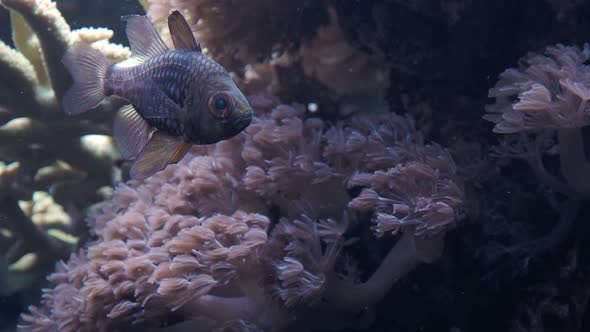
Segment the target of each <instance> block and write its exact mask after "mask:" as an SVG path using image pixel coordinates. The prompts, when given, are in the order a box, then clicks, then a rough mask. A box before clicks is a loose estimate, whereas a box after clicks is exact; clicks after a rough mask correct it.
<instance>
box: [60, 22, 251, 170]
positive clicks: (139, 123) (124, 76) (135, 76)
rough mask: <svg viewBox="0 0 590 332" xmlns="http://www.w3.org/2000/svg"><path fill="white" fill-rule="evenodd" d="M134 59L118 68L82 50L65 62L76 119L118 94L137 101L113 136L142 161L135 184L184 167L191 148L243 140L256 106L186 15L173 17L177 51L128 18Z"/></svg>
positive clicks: (69, 105)
mask: <svg viewBox="0 0 590 332" xmlns="http://www.w3.org/2000/svg"><path fill="white" fill-rule="evenodd" d="M123 21H125V23H126V33H127V38H128V39H129V44H130V48H131V51H132V53H133V56H132V58H131V59H129V60H127V61H126V63H122V64H116V65H113V64H112V62H111V61H110V60H109V59H108V58H107V57H105V56H104V55H103V54H102V53H101V52H100V51H98V50H95V49H94V48H92V47H90V46H89V45H87V44H84V43H76V44H74V45H73V46H72V47H71V48H70V49H69V50H68V51H67V52H66V54H65V55H64V58H63V60H62V62H63V63H64V65H65V67H66V68H67V69H68V71H69V72H70V74H71V75H72V77H73V79H74V84H73V86H72V87H71V88H70V89H69V90H68V91H67V92H66V94H65V95H64V100H63V107H64V111H65V112H66V113H67V114H70V115H74V114H80V113H83V112H86V111H88V110H90V109H92V108H95V107H96V106H98V105H99V104H100V103H101V102H102V101H103V100H104V99H105V98H108V97H112V96H116V97H119V98H123V99H124V100H125V101H127V102H129V104H128V105H126V106H123V107H122V108H121V109H120V110H119V111H118V112H117V114H116V117H115V122H114V126H113V132H114V136H115V140H116V142H117V146H118V148H119V150H120V152H121V155H122V156H123V158H125V159H128V160H134V161H133V165H132V166H131V170H130V176H131V178H132V179H145V178H147V177H150V176H151V175H153V174H155V173H156V172H158V171H160V170H162V169H164V168H165V167H166V165H168V164H171V163H177V162H178V161H180V160H181V159H182V158H183V157H184V155H185V154H186V153H187V152H188V150H189V149H190V147H191V144H212V143H216V142H219V141H221V140H226V139H229V138H231V137H233V136H235V135H237V134H239V133H240V132H241V131H242V130H244V128H246V127H247V126H248V125H249V124H250V122H251V121H252V113H253V111H252V107H251V106H250V104H249V103H248V101H247V99H246V97H245V96H244V95H243V94H242V92H241V91H240V90H239V89H238V87H237V86H236V85H235V83H234V82H233V80H232V79H231V77H230V75H229V73H228V72H227V71H226V70H225V69H224V68H223V67H222V66H221V65H220V64H218V63H217V62H215V61H214V60H213V59H211V58H209V57H208V56H206V55H204V54H203V53H202V52H201V48H200V46H199V44H197V42H196V41H195V39H194V36H193V34H192V32H191V29H190V27H189V25H188V24H187V22H186V21H185V19H184V17H183V16H182V15H181V14H180V13H179V12H177V11H174V12H172V13H171V14H170V16H168V27H169V29H170V35H171V37H172V42H173V43H174V47H175V49H174V50H171V49H168V47H167V46H166V44H165V43H164V42H163V41H162V39H161V38H160V36H159V34H158V32H157V31H156V29H155V28H154V26H153V24H152V23H151V22H150V20H149V19H148V18H147V17H146V16H138V15H130V16H124V17H123Z"/></svg>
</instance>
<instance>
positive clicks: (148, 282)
mask: <svg viewBox="0 0 590 332" xmlns="http://www.w3.org/2000/svg"><path fill="white" fill-rule="evenodd" d="M251 103H252V106H253V107H254V108H255V110H256V112H257V115H256V117H255V120H254V122H253V123H252V124H251V125H250V127H248V128H247V129H246V130H245V132H244V133H242V134H240V135H239V136H236V137H235V138H233V139H231V140H228V141H224V142H221V143H219V144H217V145H215V146H208V147H195V148H193V150H192V153H191V154H190V155H189V156H188V157H187V158H185V159H184V160H183V161H182V162H180V163H179V164H177V165H172V166H168V167H167V168H166V169H165V170H163V171H161V172H159V173H157V174H156V175H155V176H153V177H151V178H149V179H147V180H145V181H143V182H139V181H132V182H130V183H129V184H121V185H119V187H118V188H117V189H116V190H115V193H114V195H113V197H112V199H111V201H109V202H108V203H106V204H105V206H104V207H103V208H102V210H101V211H100V212H98V213H97V214H96V215H94V216H93V217H92V218H91V220H92V221H93V226H94V227H93V229H94V231H95V232H96V235H97V236H98V241H96V242H94V243H92V244H90V245H89V247H88V248H87V249H86V250H83V251H81V252H80V253H78V254H76V255H73V256H72V257H71V258H70V260H69V261H68V262H67V263H63V264H60V266H59V267H58V271H57V272H56V273H54V274H53V275H52V276H51V277H50V280H52V281H53V282H54V283H55V284H56V286H55V287H54V288H53V289H48V290H46V291H45V294H44V297H43V298H44V300H43V304H42V306H41V307H39V308H36V307H32V308H31V311H30V313H28V314H24V315H23V320H24V322H23V325H22V329H23V330H29V329H31V330H36V331H48V330H55V329H57V330H60V331H90V330H93V331H94V330H112V329H117V328H124V327H130V326H133V327H136V328H142V327H143V326H152V327H153V326H161V329H162V330H165V329H167V327H166V326H163V325H164V324H167V323H162V322H166V319H167V317H170V316H171V315H172V314H174V317H176V319H179V320H180V321H181V323H180V324H184V328H186V329H189V328H191V329H193V330H195V331H214V330H217V329H219V330H223V329H224V328H234V329H238V330H248V331H253V330H268V331H280V330H283V329H285V328H288V327H292V328H298V329H299V330H306V329H307V328H322V327H325V326H330V327H331V328H339V327H342V328H345V327H355V326H358V325H356V324H358V323H359V322H356V321H354V319H352V318H350V317H354V315H353V314H354V313H358V312H361V311H363V310H365V309H366V308H367V307H370V306H371V305H374V304H377V303H378V302H379V301H380V300H381V298H382V297H383V296H384V295H385V294H386V293H387V291H388V290H389V289H390V287H391V286H392V285H393V284H394V283H395V282H396V281H397V280H399V278H401V277H402V276H404V275H405V274H406V273H408V272H409V271H411V270H412V269H413V267H414V266H415V265H416V264H418V263H419V262H421V261H430V260H432V259H434V258H436V255H437V254H440V250H441V246H440V240H441V239H442V236H443V235H444V233H445V231H446V230H448V229H449V227H450V226H452V225H453V224H454V223H455V221H456V216H457V213H458V209H460V206H461V204H462V192H461V190H460V188H459V187H458V186H457V185H456V184H455V183H454V182H453V177H454V173H455V168H454V164H453V161H452V159H451V157H450V156H449V154H448V153H447V152H446V151H445V150H444V149H442V148H441V147H439V146H438V145H426V144H425V143H424V141H423V139H422V137H421V136H420V135H419V134H418V133H417V132H416V131H415V130H414V128H413V123H412V121H411V120H410V119H407V118H403V117H400V116H397V115H395V114H390V113H386V114H373V115H370V116H357V117H354V118H352V119H350V120H349V121H346V122H338V123H335V124H333V125H331V124H328V123H326V122H323V121H322V120H320V119H318V118H305V117H304V113H305V111H304V109H303V107H302V106H299V105H295V106H291V105H284V104H283V105H278V104H277V103H276V102H274V101H272V100H270V99H266V98H263V97H254V98H252V100H251ZM354 225H356V226H358V227H366V228H369V227H373V228H374V234H375V236H387V235H390V234H392V233H401V236H400V237H399V239H398V240H397V241H396V242H395V245H394V246H393V247H392V248H391V250H390V252H389V253H388V254H387V255H386V256H385V257H383V259H382V261H381V263H380V265H379V266H378V267H377V269H376V270H375V271H374V272H373V273H372V274H371V275H370V276H369V278H368V279H366V280H364V279H363V280H361V279H360V272H361V271H358V270H357V269H356V268H355V267H354V266H355V264H354V261H355V255H354V250H353V248H352V247H350V245H347V243H349V242H351V241H349V240H351V239H352V238H353V236H352V235H351V234H348V233H347V232H349V231H350V229H351V227H352V226H354ZM361 241H364V240H361ZM352 242H354V241H352ZM362 245H366V246H370V245H371V243H367V242H363V243H362ZM158 324H162V325H158ZM170 328H174V326H171V327H170Z"/></svg>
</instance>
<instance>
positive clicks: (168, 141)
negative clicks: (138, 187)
mask: <svg viewBox="0 0 590 332" xmlns="http://www.w3.org/2000/svg"><path fill="white" fill-rule="evenodd" d="M186 145H190V144H186V143H184V142H183V141H182V138H180V137H174V136H170V135H168V134H166V133H164V132H161V131H156V132H154V133H153V135H152V137H151V138H150V141H149V142H148V143H147V145H146V146H145V147H144V148H143V150H141V152H140V153H139V156H137V159H135V161H134V162H133V165H132V166H131V170H130V171H129V175H130V176H131V178H132V179H134V180H143V179H146V178H148V177H150V176H152V175H154V174H156V173H157V172H159V171H161V170H163V169H164V168H166V166H167V165H168V164H170V163H176V162H178V161H179V160H180V159H182V157H184V155H185V154H186V153H187V152H188V148H187V147H186ZM189 147H190V146H189Z"/></svg>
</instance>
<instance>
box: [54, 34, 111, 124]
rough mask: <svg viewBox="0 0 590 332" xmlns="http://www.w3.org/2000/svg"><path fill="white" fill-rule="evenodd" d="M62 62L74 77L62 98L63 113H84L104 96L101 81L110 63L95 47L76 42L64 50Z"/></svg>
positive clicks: (96, 104) (103, 81)
mask: <svg viewBox="0 0 590 332" xmlns="http://www.w3.org/2000/svg"><path fill="white" fill-rule="evenodd" d="M62 63H63V64H64V66H65V67H66V69H67V70H68V71H69V72H70V75H72V78H73V79H74V85H73V86H72V87H71V88H70V89H69V90H68V91H66V93H65V94H64V98H63V108H64V112H66V114H69V115H75V114H80V113H84V112H86V111H88V110H90V109H92V108H94V107H96V106H98V104H100V102H101V101H102V100H103V99H105V98H106V97H107V96H106V95H105V89H104V83H105V79H106V76H107V72H108V70H109V68H110V67H111V66H112V65H113V63H112V62H111V61H110V60H109V59H108V58H107V57H106V56H105V55H104V54H102V53H101V52H100V51H99V50H96V49H94V48H92V47H90V46H89V45H87V44H85V43H82V42H77V43H75V44H74V45H72V47H70V48H69V49H68V51H67V52H66V54H65V55H64V57H63V59H62Z"/></svg>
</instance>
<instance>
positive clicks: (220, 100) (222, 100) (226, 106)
mask: <svg viewBox="0 0 590 332" xmlns="http://www.w3.org/2000/svg"><path fill="white" fill-rule="evenodd" d="M209 110H210V111H211V113H212V114H213V116H215V117H216V118H219V119H224V118H227V117H228V116H229V115H230V114H231V107H230V99H229V96H228V95H227V94H226V93H225V92H217V93H215V94H213V96H211V99H209Z"/></svg>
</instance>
